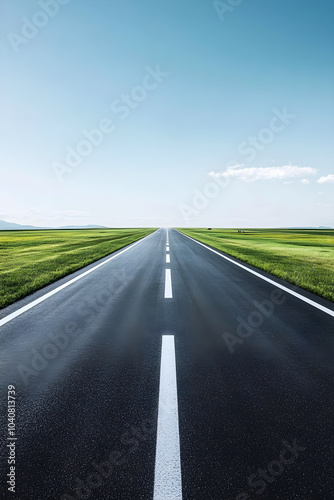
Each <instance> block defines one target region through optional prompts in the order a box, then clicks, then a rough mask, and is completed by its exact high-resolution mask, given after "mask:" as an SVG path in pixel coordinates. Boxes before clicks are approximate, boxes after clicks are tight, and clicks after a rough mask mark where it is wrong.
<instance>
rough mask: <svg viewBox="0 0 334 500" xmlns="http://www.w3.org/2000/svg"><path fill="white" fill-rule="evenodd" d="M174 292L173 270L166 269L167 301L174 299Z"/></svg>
mask: <svg viewBox="0 0 334 500" xmlns="http://www.w3.org/2000/svg"><path fill="white" fill-rule="evenodd" d="M172 298H173V291H172V276H171V270H170V269H166V272H165V299H172Z"/></svg>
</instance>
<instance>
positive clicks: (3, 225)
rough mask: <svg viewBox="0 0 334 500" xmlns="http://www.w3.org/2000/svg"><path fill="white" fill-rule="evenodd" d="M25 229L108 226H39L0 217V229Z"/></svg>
mask: <svg viewBox="0 0 334 500" xmlns="http://www.w3.org/2000/svg"><path fill="white" fill-rule="evenodd" d="M23 229H107V228H106V226H94V225H92V224H89V225H88V226H61V227H38V226H29V225H24V224H16V223H15V222H7V221H5V220H1V219H0V231H13V230H17V231H18V230H21V231H22V230H23Z"/></svg>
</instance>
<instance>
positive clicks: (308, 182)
mask: <svg viewBox="0 0 334 500" xmlns="http://www.w3.org/2000/svg"><path fill="white" fill-rule="evenodd" d="M299 182H300V183H301V184H310V181H309V179H301V180H300V181H299Z"/></svg>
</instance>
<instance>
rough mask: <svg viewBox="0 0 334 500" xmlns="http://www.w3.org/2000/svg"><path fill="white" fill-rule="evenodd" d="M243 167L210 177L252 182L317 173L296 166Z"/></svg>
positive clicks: (228, 169) (307, 168)
mask: <svg viewBox="0 0 334 500" xmlns="http://www.w3.org/2000/svg"><path fill="white" fill-rule="evenodd" d="M243 167H244V166H243V165H234V166H231V167H227V169H226V170H224V172H210V173H209V175H210V176H212V177H230V178H233V177H234V178H236V179H239V180H241V181H245V182H252V181H261V180H264V181H270V180H285V179H292V178H295V177H302V176H303V177H305V176H309V175H314V174H315V173H316V172H317V171H316V169H315V168H311V167H297V166H295V165H284V166H283V167H246V168H243ZM333 177H334V176H333ZM304 180H307V179H304ZM318 182H319V181H318Z"/></svg>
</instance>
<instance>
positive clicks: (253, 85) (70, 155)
mask: <svg viewBox="0 0 334 500" xmlns="http://www.w3.org/2000/svg"><path fill="white" fill-rule="evenodd" d="M237 4H238V5H237ZM0 18H1V20H0V41H1V67H2V70H1V79H0V92H1V96H0V111H1V114H0V116H1V118H0V122H1V134H0V137H1V138H0V141H1V148H0V164H1V185H0V186H1V187H0V219H4V220H6V221H11V222H16V223H20V224H33V225H39V226H59V225H77V224H80V225H86V224H101V225H106V226H110V227H122V226H127V227H129V226H130V227H135V226H154V227H159V226H198V227H200V226H210V227H283V226H284V227H291V226H292V227H295V226H330V227H334V210H333V192H334V165H333V157H334V141H333V137H334V65H333V49H334V30H333V25H334V2H333V1H332V0H322V1H321V2H315V1H314V0H312V1H311V0H271V1H268V0H240V1H239V2H238V1H235V0H233V1H231V0H226V1H220V2H219V1H218V2H217V1H216V2H214V1H211V0H210V1H206V0H168V1H167V0H166V1H157V0H142V1H140V2H139V1H138V0H110V1H109V0H39V1H35V0H16V1H15V2H13V1H11V0H1V2H0ZM98 127H100V131H99V132H96V129H97V128H98ZM93 130H94V132H92V131H93Z"/></svg>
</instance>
